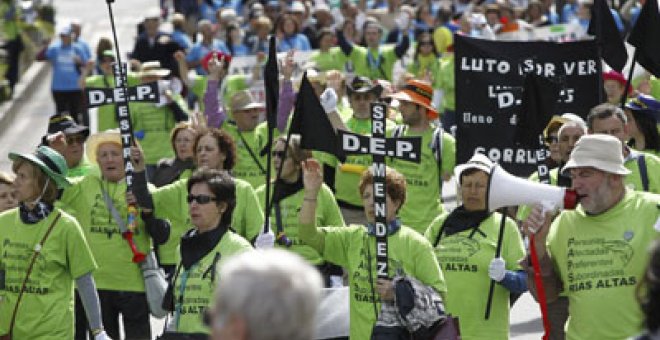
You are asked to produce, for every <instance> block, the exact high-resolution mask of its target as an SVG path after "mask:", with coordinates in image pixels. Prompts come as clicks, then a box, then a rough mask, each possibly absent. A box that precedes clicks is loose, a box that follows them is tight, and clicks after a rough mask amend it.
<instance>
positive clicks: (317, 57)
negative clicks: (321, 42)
mask: <svg viewBox="0 0 660 340" xmlns="http://www.w3.org/2000/svg"><path fill="white" fill-rule="evenodd" d="M309 59H310V60H312V61H313V62H315V63H316V67H318V69H319V70H321V71H330V70H339V71H344V64H345V63H346V55H344V53H342V51H341V49H340V48H339V47H331V48H330V50H329V51H328V52H322V51H321V50H316V51H314V52H312V55H311V56H310V57H309Z"/></svg>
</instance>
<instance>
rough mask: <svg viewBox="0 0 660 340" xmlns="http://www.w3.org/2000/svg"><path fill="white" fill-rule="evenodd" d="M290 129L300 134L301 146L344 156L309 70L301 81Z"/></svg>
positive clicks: (339, 156)
mask: <svg viewBox="0 0 660 340" xmlns="http://www.w3.org/2000/svg"><path fill="white" fill-rule="evenodd" d="M290 130H291V133H297V134H299V135H300V137H301V138H300V146H301V147H302V148H303V149H310V150H316V151H324V152H327V153H330V154H333V155H335V156H337V158H340V159H341V158H343V157H342V154H341V153H340V152H339V148H337V135H336V133H335V130H334V129H333V127H332V124H331V123H330V120H329V119H328V115H327V114H326V113H325V111H324V110H323V106H321V102H320V101H319V98H318V97H317V96H316V93H314V89H313V88H312V84H310V82H309V80H308V79H307V72H305V74H304V75H303V78H302V82H301V83H300V91H299V92H298V95H297V97H296V105H295V108H294V111H293V118H292V120H291V127H290Z"/></svg>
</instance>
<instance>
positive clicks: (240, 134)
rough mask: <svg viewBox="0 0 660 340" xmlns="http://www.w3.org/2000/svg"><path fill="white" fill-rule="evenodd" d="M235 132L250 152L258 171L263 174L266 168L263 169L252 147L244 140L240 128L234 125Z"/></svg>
mask: <svg viewBox="0 0 660 340" xmlns="http://www.w3.org/2000/svg"><path fill="white" fill-rule="evenodd" d="M236 132H238V137H239V138H240V139H241V142H243V145H245V148H246V149H247V151H248V152H249V153H250V157H252V160H253V161H254V163H256V164H257V166H258V167H259V171H261V173H262V174H264V175H265V174H266V170H265V169H264V166H263V165H261V163H260V162H259V159H258V158H257V155H255V154H254V151H252V148H250V145H248V143H247V142H246V141H245V138H244V137H243V133H241V130H239V129H238V127H236Z"/></svg>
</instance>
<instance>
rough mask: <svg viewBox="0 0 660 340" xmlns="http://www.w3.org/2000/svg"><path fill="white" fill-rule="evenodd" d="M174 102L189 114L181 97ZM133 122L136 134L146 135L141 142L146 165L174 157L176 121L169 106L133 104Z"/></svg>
mask: <svg viewBox="0 0 660 340" xmlns="http://www.w3.org/2000/svg"><path fill="white" fill-rule="evenodd" d="M174 101H175V102H176V103H177V104H178V105H179V107H180V108H182V109H183V110H184V112H187V110H188V109H187V108H188V105H187V104H186V102H185V101H184V99H183V98H182V97H181V95H175V96H174ZM131 121H132V123H133V131H134V133H136V134H137V133H138V132H140V131H142V132H143V134H144V135H143V138H142V139H140V140H139V141H140V146H142V150H144V161H145V163H146V164H150V165H156V164H157V163H158V161H160V160H161V159H163V158H172V157H174V150H173V149H172V144H171V143H170V133H171V131H172V129H173V128H174V125H176V120H175V119H174V112H173V111H172V109H170V108H169V104H168V105H163V106H158V105H157V104H154V103H133V106H132V107H131Z"/></svg>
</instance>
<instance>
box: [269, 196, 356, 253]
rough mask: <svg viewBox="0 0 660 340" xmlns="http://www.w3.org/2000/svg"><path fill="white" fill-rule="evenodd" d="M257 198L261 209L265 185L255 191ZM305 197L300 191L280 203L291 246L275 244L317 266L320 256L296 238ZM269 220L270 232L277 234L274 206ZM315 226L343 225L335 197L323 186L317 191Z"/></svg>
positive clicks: (283, 224)
mask: <svg viewBox="0 0 660 340" xmlns="http://www.w3.org/2000/svg"><path fill="white" fill-rule="evenodd" d="M270 193H271V196H272V194H273V187H271V191H270ZM257 196H259V200H260V203H261V206H262V207H265V206H266V185H262V186H261V187H259V189H257ZM304 196H305V193H304V190H300V191H298V192H297V193H295V194H293V195H291V196H288V197H287V198H285V199H284V200H282V201H280V212H281V214H282V226H283V229H284V233H285V234H286V236H287V237H288V238H289V239H290V240H291V242H292V245H291V247H289V248H286V247H284V246H280V245H278V244H276V246H277V247H281V248H284V249H287V250H290V251H292V252H294V253H296V254H298V255H300V256H302V257H303V258H304V259H306V260H307V261H308V262H310V263H311V264H314V265H317V264H322V263H323V262H325V261H323V259H322V258H321V255H320V254H319V253H318V252H317V251H316V250H315V249H314V248H312V247H310V246H308V245H306V244H304V243H303V242H302V240H300V238H299V237H298V228H299V222H298V212H299V211H300V207H301V206H302V203H303V198H304ZM270 218H271V221H273V222H271V226H270V228H271V230H272V231H273V233H275V234H277V224H276V222H275V206H274V205H273V209H272V211H271V213H270ZM316 225H330V226H336V227H340V226H343V225H344V218H343V217H342V215H341V211H340V210H339V206H338V205H337V201H335V196H334V194H333V193H332V191H331V190H330V188H328V187H327V186H326V185H325V184H324V185H323V186H322V187H321V190H320V191H319V195H318V200H317V205H316Z"/></svg>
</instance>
